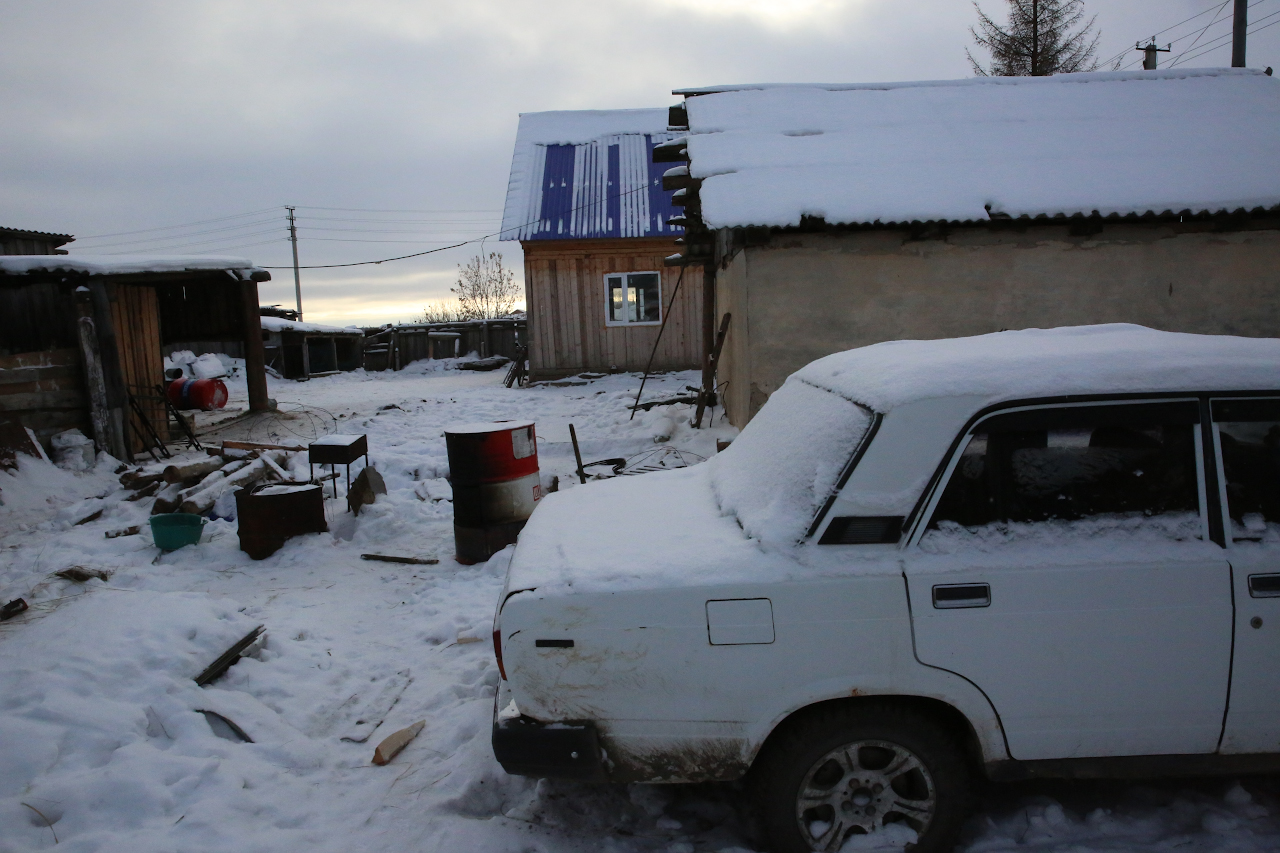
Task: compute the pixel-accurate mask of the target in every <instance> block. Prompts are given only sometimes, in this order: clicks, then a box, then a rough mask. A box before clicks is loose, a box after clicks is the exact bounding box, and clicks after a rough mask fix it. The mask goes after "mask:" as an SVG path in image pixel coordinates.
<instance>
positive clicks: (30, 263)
mask: <svg viewBox="0 0 1280 853" xmlns="http://www.w3.org/2000/svg"><path fill="white" fill-rule="evenodd" d="M208 270H215V271H216V270H225V271H227V272H234V273H235V274H236V275H237V277H238V278H241V279H245V280H247V279H248V278H249V277H250V276H251V275H253V274H254V273H261V274H266V270H262V269H260V268H259V267H257V266H255V265H254V263H253V261H250V260H247V259H245V258H227V257H203V256H185V255H0V275H26V274H31V273H48V272H71V273H84V274H87V275H133V274H143V273H173V272H194V271H208ZM262 280H264V281H265V280H269V278H268V279H262Z"/></svg>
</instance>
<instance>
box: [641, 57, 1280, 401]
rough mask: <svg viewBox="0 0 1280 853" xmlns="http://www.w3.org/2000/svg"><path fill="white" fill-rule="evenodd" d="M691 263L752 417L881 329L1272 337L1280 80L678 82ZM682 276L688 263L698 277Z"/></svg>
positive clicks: (1277, 312)
mask: <svg viewBox="0 0 1280 853" xmlns="http://www.w3.org/2000/svg"><path fill="white" fill-rule="evenodd" d="M677 94H683V95H684V96H685V100H684V102H683V103H682V104H680V105H678V106H676V107H673V108H672V114H671V116H670V121H671V125H672V126H681V125H682V126H684V128H685V130H684V133H683V134H682V135H684V136H685V137H686V138H684V139H682V140H680V141H678V142H674V143H672V144H671V145H669V146H667V147H666V148H663V149H659V150H658V151H657V152H656V157H657V158H658V159H660V160H670V161H676V162H671V163H670V164H668V163H664V166H666V165H670V166H671V168H670V171H669V172H667V173H665V183H666V184H667V185H668V186H671V187H673V188H679V189H680V190H681V191H682V195H681V196H679V197H678V200H679V201H681V202H682V204H683V207H684V210H685V214H686V221H687V223H688V237H687V238H686V239H687V245H686V246H685V247H684V249H683V251H684V257H683V259H682V261H681V262H682V263H685V264H687V265H688V266H687V270H688V272H689V273H692V272H694V271H695V270H696V271H698V273H699V274H700V275H701V274H706V275H708V276H709V277H710V279H711V280H712V282H713V284H714V287H715V294H714V300H715V305H714V310H715V311H716V312H717V314H718V315H721V316H723V315H725V314H729V315H731V316H732V319H733V322H732V324H731V326H730V327H729V332H728V337H727V340H726V344H725V349H724V352H723V356H722V357H721V359H720V360H719V364H718V365H717V367H718V376H717V377H716V381H717V382H718V383H719V385H720V386H723V387H724V388H725V391H724V398H725V407H726V411H727V413H728V415H729V419H730V421H731V422H732V423H734V424H735V425H737V426H743V425H745V424H746V423H747V421H748V420H749V419H750V418H751V417H752V416H753V415H754V414H755V412H756V411H758V410H759V408H760V406H761V405H763V404H764V402H765V401H766V400H767V399H768V398H769V395H770V394H771V393H772V392H773V391H774V390H776V389H777V388H778V387H779V386H780V385H781V384H782V383H783V382H784V381H785V380H786V378H787V376H788V375H790V374H791V373H793V372H794V371H796V370H798V369H799V368H800V367H802V366H804V365H805V364H807V363H809V362H810V361H813V360H814V359H817V358H820V357H822V356H825V355H829V354H831V353H834V352H839V351H841V350H847V349H851V348H854V347H859V346H865V345H867V344H873V343H878V342H882V341H892V340H901V339H936V338H949V337H961V336H967V335H978V334H985V333H991V332H1000V331H1002V330H1005V329H1021V328H1036V327H1038V328H1049V327H1055V326H1074V325H1090V324H1097V323H1137V324H1141V325H1144V326H1150V327H1153V328H1157V329H1163V330H1167V331H1175V332H1194V333H1202V334H1229V335H1244V336H1254V337H1275V336H1280V299H1277V296H1280V170H1277V169H1276V163H1277V162H1280V80H1277V79H1275V78H1273V77H1270V76H1268V75H1266V74H1264V73H1263V72H1261V71H1253V70H1249V69H1243V68H1232V69H1226V68H1195V69H1182V68H1177V69H1171V70H1163V71H1135V72H1103V73H1089V74H1060V75H1055V76H1052V77H991V78H977V79H966V80H943V81H921V82H907V83H870V84H850V85H823V86H803V85H789V86H761V85H750V86H724V87H714V88H706V89H690V90H686V91H682V92H677ZM687 274H688V273H687Z"/></svg>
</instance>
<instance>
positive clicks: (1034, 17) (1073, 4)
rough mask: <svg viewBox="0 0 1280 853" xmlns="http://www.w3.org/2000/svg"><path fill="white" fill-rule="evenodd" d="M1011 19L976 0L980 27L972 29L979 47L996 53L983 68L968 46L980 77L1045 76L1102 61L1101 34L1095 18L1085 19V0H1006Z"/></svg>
mask: <svg viewBox="0 0 1280 853" xmlns="http://www.w3.org/2000/svg"><path fill="white" fill-rule="evenodd" d="M1007 2H1008V3H1009V23H1008V25H1007V26H1004V27H1001V26H1000V25H999V24H997V23H996V22H995V21H993V20H991V18H989V17H988V16H987V14H986V13H985V12H983V11H982V9H981V7H979V6H978V4H977V2H974V4H973V8H974V9H976V10H977V12H978V25H977V27H976V28H975V27H970V28H969V33H970V34H971V35H972V36H973V40H974V41H975V42H976V43H977V45H978V46H979V47H982V48H985V49H986V50H987V51H989V52H990V53H991V65H990V67H987V68H984V67H983V66H982V64H981V63H979V62H978V60H976V59H974V58H973V54H972V53H970V52H969V51H968V50H967V49H966V50H965V55H966V56H968V57H969V64H970V65H971V66H973V71H974V73H975V74H977V75H979V76H981V77H987V76H991V77H1043V76H1047V75H1050V74H1059V73H1066V72H1071V71H1094V70H1096V69H1097V67H1098V62H1097V58H1096V55H1097V50H1098V39H1099V38H1100V34H1099V33H1098V32H1096V31H1095V30H1094V21H1096V20H1097V19H1096V17H1095V18H1090V19H1089V21H1088V22H1087V23H1085V24H1084V25H1083V26H1081V21H1082V20H1083V19H1084V0H1007Z"/></svg>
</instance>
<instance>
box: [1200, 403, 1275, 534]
mask: <svg viewBox="0 0 1280 853" xmlns="http://www.w3.org/2000/svg"><path fill="white" fill-rule="evenodd" d="M1214 417H1215V418H1233V420H1218V421H1217V427H1218V445H1219V447H1221V448H1222V473H1223V477H1224V480H1225V482H1224V483H1223V486H1224V491H1225V492H1226V493H1227V515H1228V516H1229V517H1230V519H1231V523H1230V526H1231V538H1232V539H1235V540H1237V541H1239V540H1248V539H1253V540H1259V539H1268V540H1277V539H1280V527H1278V526H1277V525H1280V401H1273V400H1239V401H1214Z"/></svg>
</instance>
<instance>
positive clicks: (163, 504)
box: [151, 483, 182, 515]
mask: <svg viewBox="0 0 1280 853" xmlns="http://www.w3.org/2000/svg"><path fill="white" fill-rule="evenodd" d="M181 493H182V484H181V483H170V484H169V485H167V486H165V487H164V488H163V489H161V490H160V493H159V494H158V495H156V502H155V503H154V504H152V505H151V514H152V515H163V514H164V513H166V512H173V511H174V510H176V509H177V508H178V505H179V504H181V503H182V500H181V499H180V498H179V497H178V495H180V494H181Z"/></svg>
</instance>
